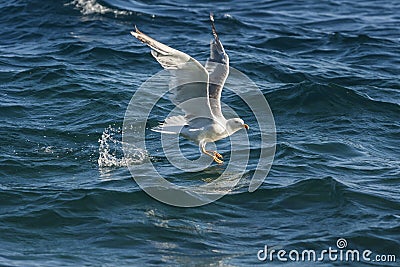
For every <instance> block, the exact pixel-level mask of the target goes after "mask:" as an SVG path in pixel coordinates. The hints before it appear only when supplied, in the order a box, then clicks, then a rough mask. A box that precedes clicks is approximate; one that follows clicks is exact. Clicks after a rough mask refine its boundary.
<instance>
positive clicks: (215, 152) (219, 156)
mask: <svg viewBox="0 0 400 267" xmlns="http://www.w3.org/2000/svg"><path fill="white" fill-rule="evenodd" d="M206 151H207V152H208V153H211V154H213V155H214V156H216V157H217V158H219V159H223V158H224V157H223V156H222V155H221V154H219V153H218V152H217V151H214V150H206Z"/></svg>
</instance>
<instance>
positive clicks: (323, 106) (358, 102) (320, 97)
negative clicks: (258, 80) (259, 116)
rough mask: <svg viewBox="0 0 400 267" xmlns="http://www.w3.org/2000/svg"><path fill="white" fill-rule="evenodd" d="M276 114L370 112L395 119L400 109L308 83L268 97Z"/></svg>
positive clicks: (351, 92)
mask: <svg viewBox="0 0 400 267" xmlns="http://www.w3.org/2000/svg"><path fill="white" fill-rule="evenodd" d="M266 98H267V99H268V101H269V103H270V105H271V106H272V110H273V111H276V110H279V111H280V112H282V111H283V112H285V113H295V114H298V115H301V114H309V115H344V114H349V113H353V114H355V113H359V112H360V110H368V111H372V112H374V113H382V114H383V113H384V114H386V115H387V116H394V115H395V114H398V113H399V112H400V105H399V104H396V103H392V102H385V101H380V100H375V99H372V98H371V97H369V96H368V95H366V94H361V93H359V92H357V91H356V90H353V89H348V88H346V87H343V86H340V85H337V84H332V83H331V84H321V83H316V82H310V81H305V82H301V83H297V84H294V85H289V86H286V87H284V88H282V89H277V90H274V91H272V92H268V93H266Z"/></svg>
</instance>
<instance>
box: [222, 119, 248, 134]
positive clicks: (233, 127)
mask: <svg viewBox="0 0 400 267" xmlns="http://www.w3.org/2000/svg"><path fill="white" fill-rule="evenodd" d="M243 128H245V129H246V130H248V129H249V125H247V124H246V123H244V121H243V120H242V119H240V118H233V119H229V120H227V122H226V129H227V130H228V132H229V134H230V135H231V134H233V133H235V132H237V131H239V130H240V129H243Z"/></svg>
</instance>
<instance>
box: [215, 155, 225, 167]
mask: <svg viewBox="0 0 400 267" xmlns="http://www.w3.org/2000/svg"><path fill="white" fill-rule="evenodd" d="M214 161H215V162H216V163H218V164H219V165H222V164H224V162H223V161H222V160H220V159H219V158H218V157H217V156H214Z"/></svg>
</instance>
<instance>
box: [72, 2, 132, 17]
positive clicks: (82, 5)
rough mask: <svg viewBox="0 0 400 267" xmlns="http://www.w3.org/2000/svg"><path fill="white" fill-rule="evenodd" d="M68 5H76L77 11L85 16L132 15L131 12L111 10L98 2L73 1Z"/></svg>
mask: <svg viewBox="0 0 400 267" xmlns="http://www.w3.org/2000/svg"><path fill="white" fill-rule="evenodd" d="M67 5H74V6H75V7H76V8H77V9H79V10H80V11H81V13H82V14H83V15H92V14H107V13H113V14H114V15H115V16H117V15H132V12H131V11H125V10H115V9H111V8H109V7H106V6H103V5H101V4H99V3H97V1H96V0H73V1H72V2H70V3H68V4H67Z"/></svg>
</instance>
